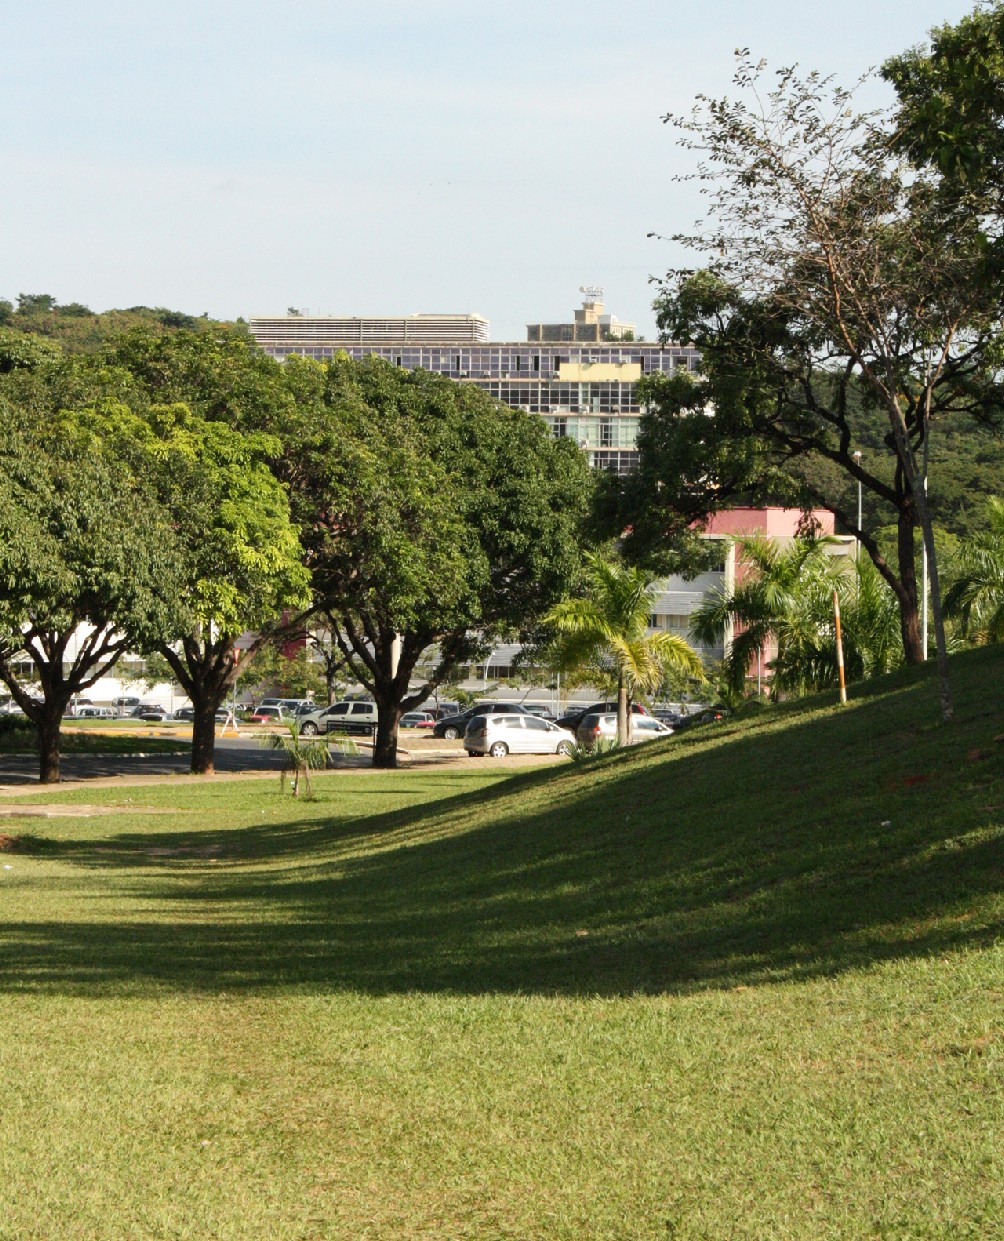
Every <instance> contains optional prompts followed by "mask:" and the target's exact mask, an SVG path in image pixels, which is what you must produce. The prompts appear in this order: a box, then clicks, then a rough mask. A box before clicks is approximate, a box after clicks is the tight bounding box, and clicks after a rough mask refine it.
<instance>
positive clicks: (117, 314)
mask: <svg viewBox="0 0 1004 1241" xmlns="http://www.w3.org/2000/svg"><path fill="white" fill-rule="evenodd" d="M17 301H18V304H17V306H16V307H15V305H14V303H13V302H11V301H9V300H7V299H6V298H0V330H3V329H5V328H6V329H8V330H10V329H13V330H15V331H19V332H31V333H34V334H35V335H37V336H44V337H46V338H48V339H49V340H54V341H58V343H59V344H60V345H61V346H62V348H63V349H64V350H65V351H66V352H67V353H93V352H95V351H96V350H97V349H99V348H100V347H101V345H103V344H104V343H105V342H106V341H108V340H111V339H113V338H114V337H116V336H119V335H121V334H122V333H123V332H127V331H129V330H130V329H131V328H136V327H146V328H151V327H152V328H159V329H162V330H165V331H169V330H170V329H172V328H191V329H198V328H200V327H209V326H211V325H212V324H213V323H214V322H215V321H214V320H211V319H210V318H209V316H208V315H201V316H199V317H198V318H196V317H195V316H194V315H189V314H184V313H183V312H182V311H178V310H168V309H167V308H166V307H164V306H131V307H130V308H129V309H128V310H105V311H102V312H101V313H99V314H96V313H95V312H94V311H92V310H90V309H89V308H88V307H87V306H84V305H82V304H81V303H80V302H68V303H67V304H66V305H65V306H64V305H60V304H59V302H57V300H56V299H55V298H54V297H52V296H51V295H50V294H47V293H34V294H21V295H20V296H19V297H18V299H17Z"/></svg>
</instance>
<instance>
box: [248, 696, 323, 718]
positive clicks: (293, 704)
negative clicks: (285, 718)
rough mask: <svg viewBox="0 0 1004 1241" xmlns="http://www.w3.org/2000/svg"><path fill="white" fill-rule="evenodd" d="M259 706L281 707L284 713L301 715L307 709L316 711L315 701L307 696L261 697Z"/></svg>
mask: <svg viewBox="0 0 1004 1241" xmlns="http://www.w3.org/2000/svg"><path fill="white" fill-rule="evenodd" d="M258 706H259V707H282V709H283V711H284V712H285V714H286V715H303V714H305V713H306V712H308V711H316V710H317V709H318V708H317V703H316V702H311V701H310V699H309V698H263V699H262V700H261V702H260V703H259V704H258Z"/></svg>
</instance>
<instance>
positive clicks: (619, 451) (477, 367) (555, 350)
mask: <svg viewBox="0 0 1004 1241" xmlns="http://www.w3.org/2000/svg"><path fill="white" fill-rule="evenodd" d="M602 309H603V307H602V304H599V303H589V302H587V303H586V305H585V307H584V309H583V311H577V312H576V319H577V320H580V321H581V319H582V317H583V315H584V314H585V315H586V316H587V319H588V318H591V317H592V316H594V315H595V316H596V318H597V320H598V321H599V322H600V325H601V326H602V316H600V315H599V314H598V312H599V311H602ZM369 325H374V326H375V325H379V331H376V330H372V329H371V328H370V327H369ZM487 326H488V325H487V321H486V320H484V319H483V318H481V316H478V315H414V316H411V317H410V318H408V319H397V320H394V319H387V318H381V319H372V320H364V319H336V318H329V319H315V318H306V317H304V316H294V315H290V316H282V317H276V318H252V319H251V321H250V328H251V334H252V335H253V336H254V337H255V339H256V340H257V341H258V343H259V344H260V345H261V346H262V348H263V349H265V351H266V352H267V353H269V354H271V355H272V357H275V358H279V359H282V358H286V357H288V356H289V355H290V354H299V355H301V356H304V357H310V358H317V359H318V360H320V361H326V360H328V359H330V358H333V357H334V356H335V354H337V353H340V352H346V353H348V354H349V355H350V356H351V357H355V358H362V357H367V356H376V357H380V358H384V359H386V360H387V361H388V362H391V363H393V364H394V365H395V366H403V367H406V368H408V369H409V370H413V369H416V368H417V367H422V368H424V369H425V370H428V371H432V372H434V373H435V374H437V375H448V376H449V377H450V378H451V379H455V380H457V381H458V382H459V383H472V384H476V385H477V386H478V387H479V388H482V389H484V391H485V392H487V393H489V395H491V396H493V397H495V398H496V400H499V401H503V402H504V403H505V404H506V405H511V406H513V407H514V408H516V409H525V410H527V411H528V412H529V413H532V414H538V415H539V416H540V417H541V418H543V419H544V420H545V422H546V423H547V425H548V426H549V427H550V429H551V432H552V434H554V435H555V436H568V437H570V438H571V439H574V440H575V441H576V443H577V444H579V445H580V446H581V447H582V448H583V450H584V451H585V452H586V453H587V455H588V457H589V460H590V463H591V464H592V465H594V466H596V467H597V468H600V469H607V470H614V471H615V472H616V473H618V474H624V473H627V472H628V471H629V470H630V469H631V468H632V466H634V465H635V464H636V462H637V457H638V454H637V450H636V448H635V444H636V440H637V435H638V424H639V419H640V417H641V415H642V413H643V412H644V411H643V410H642V408H641V406H640V404H639V401H638V394H637V385H638V380H639V379H641V377H642V376H643V375H649V374H655V373H662V374H668V373H670V372H672V371H674V370H676V369H678V368H681V367H682V368H684V369H687V368H689V369H694V367H696V365H697V351H696V350H695V349H693V348H690V347H686V346H680V345H662V344H658V343H655V344H652V343H648V342H645V341H635V340H632V339H624V338H623V337H621V338H619V339H615V340H598V341H553V340H552V341H544V340H530V341H522V342H521V341H517V342H506V341H499V342H491V341H488V340H486V339H483V340H478V339H477V337H478V336H479V335H484V336H487ZM539 326H540V325H531V330H534V329H535V328H537V327H539ZM552 326H553V325H552ZM617 328H618V329H619V330H620V331H621V332H626V334H627V336H629V337H630V335H631V332H630V325H626V324H617ZM416 336H420V338H419V339H416Z"/></svg>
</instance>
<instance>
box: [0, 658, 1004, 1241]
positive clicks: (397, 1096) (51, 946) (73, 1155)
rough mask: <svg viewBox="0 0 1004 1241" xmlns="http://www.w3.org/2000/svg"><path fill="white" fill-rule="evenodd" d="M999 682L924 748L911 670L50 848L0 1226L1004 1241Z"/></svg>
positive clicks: (8, 1019) (971, 675) (38, 869)
mask: <svg viewBox="0 0 1004 1241" xmlns="http://www.w3.org/2000/svg"><path fill="white" fill-rule="evenodd" d="M1001 656H1002V653H1001V652H998V651H985V652H976V653H973V654H970V655H967V656H965V657H961V658H960V659H958V660H957V661H956V664H955V667H956V678H957V688H958V695H959V710H958V717H959V718H958V720H957V722H956V724H955V725H954V726H953V727H952V728H951V729H944V728H940V727H938V726H937V725H936V723H935V719H936V706H935V695H934V692H933V686H932V685H931V684H930V682H921V681H918V680H916V679H911V678H910V677H908V676H904V677H901V678H899V679H898V680H895V681H886V682H883V683H881V684H879V685H877V686H875V687H872V689H871V692H870V693H868V694H867V696H861V697H858V698H857V699H856V700H854V701H853V702H852V704H851V705H850V706H849V707H848V708H847V709H846V710H844V711H841V712H836V711H834V710H832V709H830V708H829V707H819V706H816V707H813V706H812V705H809V706H802V707H797V708H794V709H792V710H789V711H784V712H779V713H777V714H776V715H774V716H772V717H769V718H768V719H767V720H761V721H760V722H758V723H757V724H756V726H753V725H751V724H746V725H744V724H734V725H729V726H727V727H724V728H721V729H719V730H717V731H716V732H715V733H713V734H710V735H709V734H707V733H705V734H704V735H703V736H699V735H697V734H692V735H690V736H688V737H681V738H679V739H677V740H674V741H671V742H669V743H667V744H665V745H663V746H652V747H648V748H646V749H645V750H644V751H638V752H634V753H631V754H625V755H616V756H613V757H611V758H610V759H607V760H604V761H602V762H599V763H596V764H593V765H591V766H589V767H584V768H581V769H576V768H573V767H565V768H561V769H552V770H549V771H544V772H539V771H538V772H532V773H527V774H521V775H516V776H514V777H512V778H508V777H507V776H506V773H505V768H504V766H502V765H498V764H492V763H489V762H487V761H486V762H484V763H481V762H477V763H475V762H472V763H471V764H470V767H469V768H466V769H464V771H463V772H461V773H446V772H439V773H437V772H424V773H420V772H409V771H402V772H399V773H396V774H394V775H377V774H373V775H353V776H346V775H340V776H334V777H327V778H326V779H325V780H323V781H322V782H321V785H320V787H321V789H322V793H321V796H320V798H319V799H318V800H317V801H315V802H312V803H306V804H302V805H299V806H297V805H294V804H293V803H292V802H291V801H290V800H288V799H287V800H285V801H283V800H280V798H279V797H278V794H277V793H276V792H275V791H274V790H272V789H269V788H267V787H266V786H262V785H261V784H260V783H258V784H255V785H250V784H249V785H239V784H233V783H229V784H225V785H224V784H218V785H211V786H209V787H206V788H203V787H198V786H191V785H178V786H173V785H171V784H170V783H166V784H162V785H159V786H151V787H145V788H137V789H130V790H127V791H126V790H120V791H116V792H113V793H109V794H106V795H104V796H106V798H107V799H108V800H115V801H118V802H119V803H124V804H123V805H122V808H123V809H125V810H127V811H128V810H130V809H131V808H132V807H135V809H136V810H137V814H136V816H135V817H132V815H131V814H128V813H127V814H124V815H117V816H116V817H111V816H106V817H103V818H96V819H87V820H79V819H74V820H65V821H61V820H52V821H47V822H46V823H45V824H44V829H43V830H44V835H43V836H42V837H41V838H39V839H37V840H36V841H35V843H34V845H33V846H32V851H31V852H30V853H25V854H21V853H19V854H13V855H11V856H10V857H9V858H8V857H5V858H4V861H6V862H7V863H8V864H9V865H11V867H12V869H11V870H10V871H7V872H0V874H2V875H3V877H2V879H0V902H2V904H0V908H2V909H3V910H4V913H3V928H2V932H0V935H2V939H0V942H2V944H3V949H2V957H0V987H2V989H3V991H2V995H3V998H2V999H0V1073H2V1078H3V1080H4V1082H5V1083H6V1086H7V1088H6V1089H5V1091H4V1094H3V1095H2V1096H0V1132H2V1133H3V1134H4V1138H3V1140H2V1142H0V1238H7V1237H11V1238H13V1237H17V1238H22V1237H35V1236H37V1237H49V1236H54V1235H59V1236H62V1237H67V1238H76V1237H81V1238H82V1237H118V1236H123V1235H129V1236H144V1237H146V1236H149V1237H178V1236H183V1237H189V1236H190V1237H208V1236H213V1237H220V1238H224V1237H226V1238H230V1237H233V1238H237V1237H252V1236H253V1237H260V1236H276V1237H304V1238H314V1237H352V1238H355V1237H363V1236H365V1237H381V1238H383V1237H387V1238H391V1237H413V1236H414V1237H428V1238H432V1237H436V1238H439V1237H442V1238H457V1237H472V1238H475V1237H476V1238H482V1237H539V1238H551V1237H568V1238H572V1237H590V1238H593V1237H610V1238H614V1237H617V1238H622V1237H623V1238H647V1237H652V1238H655V1237H671V1236H672V1237H680V1238H684V1237H685V1238H697V1237H729V1238H740V1237H742V1238H746V1237H748V1238H758V1239H759V1238H768V1237H778V1238H781V1237H784V1238H788V1237H791V1238H802V1237H810V1236H811V1237H848V1238H851V1237H855V1238H856V1237H864V1236H875V1237H889V1238H901V1237H945V1238H956V1237H974V1238H976V1237H979V1238H982V1237H988V1236H996V1235H1004V1192H1002V1189H1001V1186H1002V1182H1004V1177H1002V1173H1004V1166H1002V1165H1004V1156H1002V1148H1001V1143H1000V1132H1001V1128H1002V1121H1004V1084H1002V1076H1001V1070H1002V1067H1004V1066H1002V1059H1004V1057H1002V1049H1004V1027H1002V1018H1001V1011H1002V1000H1004V952H1002V950H1001V945H1000V940H999V936H1000V926H1001V915H1002V912H1004V900H1002V889H1004V846H1002V837H1004V828H1002V821H1004V814H1002V810H1004V805H1002V803H1004V796H1002V793H1004V782H1002V776H1001V750H1002V747H1004V740H1001V741H997V740H995V739H994V738H995V737H998V736H1001V735H1002V734H1004V710H1002V703H1001V699H1000V694H999V691H998V689H997V687H998V686H999V683H1000V678H1001V672H1002V670H1004V669H1002V662H1004V661H1002V658H1001ZM101 796H102V795H99V794H97V793H95V792H93V791H92V792H90V793H88V792H87V791H86V790H83V791H80V792H75V793H71V794H62V795H60V798H61V799H66V800H82V801H89V802H95V801H99V800H100V798H101ZM128 798H132V802H131V803H129V801H128ZM51 800H56V798H55V797H54V798H52V799H51ZM144 807H150V808H164V807H172V808H174V809H175V810H176V811H177V814H175V815H157V816H152V815H144V814H143V813H142V811H143V808H144ZM5 830H10V831H17V830H19V829H18V827H17V825H16V821H14V822H13V823H12V825H11V826H10V827H7V825H5ZM20 830H24V831H26V832H27V831H31V832H38V831H39V826H38V821H37V820H35V821H31V822H28V821H25V823H24V824H23V825H22V828H21V829H20Z"/></svg>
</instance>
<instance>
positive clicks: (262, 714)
mask: <svg viewBox="0 0 1004 1241" xmlns="http://www.w3.org/2000/svg"><path fill="white" fill-rule="evenodd" d="M244 718H245V719H246V720H247V722H248V723H249V724H280V723H281V722H282V721H283V720H284V719H286V712H285V711H284V710H283V708H282V707H279V706H266V705H265V704H264V703H263V704H262V705H261V706H260V707H256V708H255V709H254V711H251V712H249V713H248V714H247V715H246V716H245V717H244Z"/></svg>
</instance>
